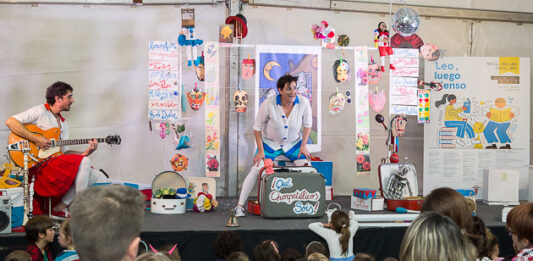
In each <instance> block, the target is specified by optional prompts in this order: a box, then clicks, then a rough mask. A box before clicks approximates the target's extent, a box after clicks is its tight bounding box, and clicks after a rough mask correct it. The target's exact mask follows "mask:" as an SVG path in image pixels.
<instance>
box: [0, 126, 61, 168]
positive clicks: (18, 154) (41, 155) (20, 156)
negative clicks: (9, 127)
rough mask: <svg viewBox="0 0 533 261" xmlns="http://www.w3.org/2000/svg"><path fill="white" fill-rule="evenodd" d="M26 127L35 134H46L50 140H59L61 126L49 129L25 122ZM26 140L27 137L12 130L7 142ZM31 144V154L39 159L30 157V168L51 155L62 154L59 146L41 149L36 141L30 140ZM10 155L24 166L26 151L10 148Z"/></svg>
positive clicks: (18, 164) (19, 164)
mask: <svg viewBox="0 0 533 261" xmlns="http://www.w3.org/2000/svg"><path fill="white" fill-rule="evenodd" d="M24 127H26V129H28V130H29V131H30V132H32V133H33V134H35V135H39V136H44V137H45V138H47V139H49V140H59V134H60V130H59V128H51V129H48V130H42V129H41V128H39V127H37V126H35V125H33V124H25V125H24ZM24 140H26V139H24V138H22V137H20V136H18V135H16V134H15V133H13V132H11V134H9V137H8V139H7V144H13V143H17V142H20V141H24ZM29 144H30V154H31V155H32V156H33V157H35V158H36V159H37V160H38V161H34V160H32V159H29V162H28V168H31V167H33V166H35V165H36V164H37V163H39V162H41V161H43V160H45V159H46V158H48V157H50V156H55V155H60V154H62V153H61V150H60V149H59V147H51V148H50V149H48V150H45V151H41V150H40V149H39V147H37V145H35V143H33V142H29ZM9 156H10V157H11V160H13V162H14V163H15V164H16V165H17V166H19V167H21V168H23V167H24V153H23V152H22V151H15V150H10V151H9Z"/></svg>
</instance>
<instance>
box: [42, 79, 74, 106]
mask: <svg viewBox="0 0 533 261" xmlns="http://www.w3.org/2000/svg"><path fill="white" fill-rule="evenodd" d="M68 91H71V92H72V91H73V89H72V86H70V84H68V83H64V82H60V81H57V82H54V83H53V84H52V85H50V86H49V87H48V88H47V89H46V102H47V103H48V104H50V105H54V103H56V96H58V97H63V96H64V95H65V94H67V92H68Z"/></svg>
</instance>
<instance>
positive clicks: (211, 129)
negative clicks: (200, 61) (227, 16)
mask: <svg viewBox="0 0 533 261" xmlns="http://www.w3.org/2000/svg"><path fill="white" fill-rule="evenodd" d="M204 62H205V76H206V77H205V93H206V97H205V156H206V158H205V162H206V168H205V170H206V176H207V177H220V116H219V113H220V105H219V80H218V78H219V75H220V70H219V44H218V42H206V43H204Z"/></svg>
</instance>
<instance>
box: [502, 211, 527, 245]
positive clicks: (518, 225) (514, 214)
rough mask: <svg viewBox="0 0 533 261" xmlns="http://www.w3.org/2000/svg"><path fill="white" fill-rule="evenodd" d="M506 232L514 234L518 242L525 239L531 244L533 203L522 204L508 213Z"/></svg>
mask: <svg viewBox="0 0 533 261" xmlns="http://www.w3.org/2000/svg"><path fill="white" fill-rule="evenodd" d="M507 230H509V231H510V232H511V233H513V234H515V235H516V236H517V237H518V239H519V240H522V239H524V238H525V239H527V240H529V243H530V244H533V203H531V202H529V203H524V204H521V205H519V206H516V207H514V208H513V209H511V211H509V214H507Z"/></svg>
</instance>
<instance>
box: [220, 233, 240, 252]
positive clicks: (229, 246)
mask: <svg viewBox="0 0 533 261" xmlns="http://www.w3.org/2000/svg"><path fill="white" fill-rule="evenodd" d="M235 251H242V242H241V237H240V236H239V234H238V233H237V232H235V231H222V232H220V233H218V236H217V239H216V241H215V255H216V256H217V257H220V258H227V257H228V256H229V255H230V254H231V253H233V252H235Z"/></svg>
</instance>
